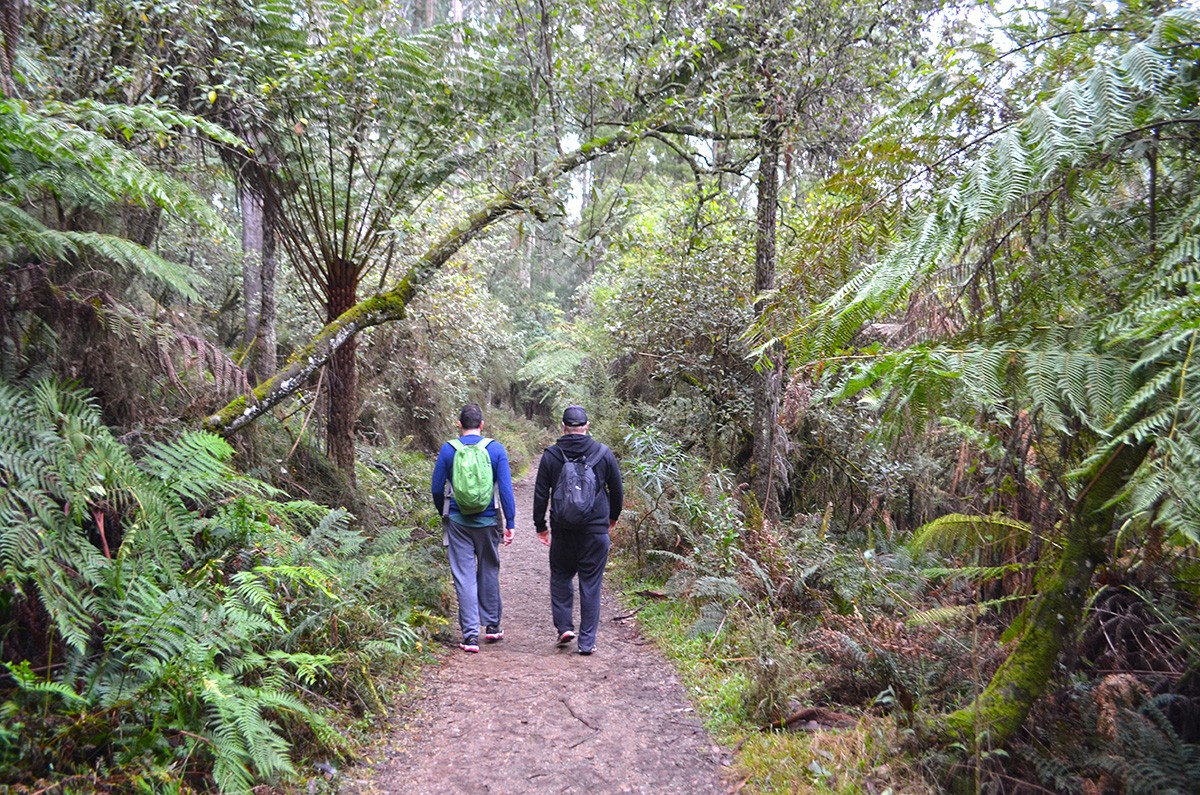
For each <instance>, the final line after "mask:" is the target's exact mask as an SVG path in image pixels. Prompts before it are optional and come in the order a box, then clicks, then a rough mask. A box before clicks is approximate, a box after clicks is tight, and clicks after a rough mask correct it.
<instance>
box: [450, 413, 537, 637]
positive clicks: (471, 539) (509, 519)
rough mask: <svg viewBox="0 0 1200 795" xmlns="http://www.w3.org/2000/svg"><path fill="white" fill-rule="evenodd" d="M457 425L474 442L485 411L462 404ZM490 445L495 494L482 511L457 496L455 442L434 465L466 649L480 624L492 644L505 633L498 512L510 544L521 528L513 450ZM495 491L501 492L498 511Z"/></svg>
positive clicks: (480, 438) (464, 437) (477, 440)
mask: <svg viewBox="0 0 1200 795" xmlns="http://www.w3.org/2000/svg"><path fill="white" fill-rule="evenodd" d="M458 427H459V431H460V435H459V438H458V442H459V443H461V444H463V445H473V444H479V443H480V442H481V441H483V439H484V437H483V434H482V430H483V410H482V409H480V408H479V405H478V404H476V403H468V404H467V405H465V406H463V407H462V411H461V412H459V415H458ZM486 449H487V453H488V458H489V459H490V460H491V464H492V483H493V497H492V500H491V502H490V504H489V505H488V507H487V508H485V509H484V510H483V511H482V512H480V513H475V514H466V515H464V514H463V513H462V512H460V511H459V509H458V505H457V504H456V503H455V501H454V496H453V491H452V490H453V488H454V482H453V469H454V456H455V449H454V446H453V445H452V444H451V443H450V442H446V443H445V444H444V445H442V449H441V451H440V452H439V453H438V457H437V463H436V464H434V467H433V484H432V485H433V504H434V505H435V506H436V507H437V509H438V513H440V514H442V516H443V520H442V525H443V527H444V533H443V536H442V543H443V544H445V545H446V554H447V556H448V557H449V558H450V574H451V576H452V577H453V578H454V591H455V593H457V594H458V623H459V627H460V628H461V630H462V643H460V644H459V648H461V649H462V650H463V651H465V652H477V651H479V627H480V624H481V623H482V624H483V626H484V639H485V640H486V641H487V642H488V643H495V642H496V641H498V640H500V639H501V638H502V637H504V630H503V629H502V628H501V626H500V608H501V605H500V554H499V544H500V539H501V531H500V517H499V515H498V514H499V512H500V511H502V512H503V514H504V524H505V528H504V531H503V539H504V545H505V546H508V545H509V544H511V543H512V538H513V529H514V528H515V527H516V505H515V503H514V502H513V490H512V473H511V472H510V471H509V468H508V451H507V450H505V449H504V445H502V444H500V442H498V441H495V440H491V441H490V442H489V443H488V445H487V448H486ZM447 483H449V485H450V489H451V494H450V495H447V494H446V485H447ZM496 495H499V503H500V504H499V510H497V505H496Z"/></svg>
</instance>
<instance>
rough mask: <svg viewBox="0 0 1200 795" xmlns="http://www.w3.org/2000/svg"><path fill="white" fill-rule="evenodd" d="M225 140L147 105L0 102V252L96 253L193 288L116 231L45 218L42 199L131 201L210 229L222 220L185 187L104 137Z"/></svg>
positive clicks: (127, 271) (86, 206)
mask: <svg viewBox="0 0 1200 795" xmlns="http://www.w3.org/2000/svg"><path fill="white" fill-rule="evenodd" d="M198 132H202V133H204V134H206V135H211V136H213V137H216V138H217V139H218V140H222V141H223V142H226V143H231V142H233V141H232V139H231V137H230V136H229V134H228V133H227V132H225V131H223V130H221V129H220V128H218V127H216V126H215V125H212V124H210V123H207V122H204V121H203V120H200V119H197V118H194V117H191V116H187V115H186V114H181V113H176V112H173V111H169V110H165V109H160V108H156V107H148V106H135V107H130V106H112V105H102V104H100V103H96V102H91V101H80V102H77V103H75V104H66V103H61V102H47V103H43V104H41V105H27V104H25V103H20V102H17V101H14V100H6V101H4V102H0V172H3V173H4V174H5V175H6V177H7V178H6V180H5V182H4V187H3V190H2V191H0V221H2V222H0V230H2V231H0V255H3V256H4V257H5V258H6V259H8V260H9V261H13V260H19V259H21V258H23V257H26V256H30V255H32V256H35V257H40V258H45V259H48V260H51V261H53V260H67V259H76V258H79V257H81V256H83V255H90V256H93V257H97V258H99V259H100V260H102V261H104V262H106V263H108V264H109V265H110V266H115V267H116V268H117V272H118V273H122V274H123V275H126V276H128V275H136V276H139V277H143V278H149V279H152V280H155V281H157V282H159V283H161V284H162V285H164V286H166V287H167V288H169V289H171V290H174V291H175V292H177V293H179V294H180V295H182V296H184V297H191V298H194V297H196V296H197V293H196V288H195V285H194V283H193V282H194V276H193V275H192V274H190V273H188V272H187V271H186V270H185V269H183V268H182V267H181V266H179V265H178V264H175V263H172V262H169V261H168V260H166V259H164V258H163V257H161V256H159V255H158V254H156V253H154V252H152V251H150V250H148V249H146V248H145V247H144V246H140V245H137V244H135V243H133V242H131V241H129V240H127V239H125V238H122V237H119V236H114V235H110V234H103V233H99V232H95V231H87V230H79V229H69V228H58V229H56V228H54V227H53V226H52V225H48V224H47V223H46V220H45V218H46V216H47V215H49V213H48V212H46V211H45V210H43V208H42V203H43V202H45V201H46V200H50V201H52V202H54V203H55V204H56V206H57V214H58V215H59V217H62V216H63V215H69V214H71V213H74V212H78V211H80V210H87V211H95V210H104V209H106V208H109V207H111V206H112V205H114V204H116V203H118V202H132V203H134V204H136V205H139V206H141V207H145V208H158V209H162V210H165V211H167V212H170V213H173V214H176V215H180V216H183V217H186V218H189V219H193V220H195V221H199V222H200V223H202V224H205V225H207V226H208V227H210V228H211V229H213V230H216V231H219V230H221V229H222V228H223V226H224V225H223V223H222V221H221V220H220V219H219V218H218V217H217V216H216V214H215V213H214V212H213V211H212V209H211V208H210V207H209V206H208V204H207V203H206V202H205V201H204V200H203V199H201V198H200V197H199V196H198V195H197V194H196V193H195V192H194V191H193V190H192V189H191V188H189V187H188V186H186V185H185V184H183V183H181V182H180V181H178V180H176V179H173V178H171V177H169V176H167V175H166V174H164V173H162V172H161V171H158V170H156V169H154V168H151V167H149V166H147V165H146V164H145V163H144V162H143V161H142V159H141V158H140V157H139V156H138V155H137V154H135V153H134V152H133V151H131V150H130V149H128V148H125V147H123V146H120V145H118V144H117V143H115V142H114V141H113V140H112V137H118V138H123V139H126V140H128V139H133V138H135V137H141V136H150V137H152V138H155V139H157V140H158V142H159V144H160V146H166V145H167V144H168V143H169V142H170V141H171V140H172V139H173V138H174V137H176V136H178V135H179V134H181V133H198Z"/></svg>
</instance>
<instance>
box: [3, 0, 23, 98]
mask: <svg viewBox="0 0 1200 795" xmlns="http://www.w3.org/2000/svg"><path fill="white" fill-rule="evenodd" d="M0 34H3V41H0V93H2V94H3V95H4V98H5V99H12V98H13V97H15V96H16V95H17V84H16V81H15V80H14V78H13V67H14V66H15V64H16V60H17V38H18V37H19V36H20V35H21V3H20V0H0Z"/></svg>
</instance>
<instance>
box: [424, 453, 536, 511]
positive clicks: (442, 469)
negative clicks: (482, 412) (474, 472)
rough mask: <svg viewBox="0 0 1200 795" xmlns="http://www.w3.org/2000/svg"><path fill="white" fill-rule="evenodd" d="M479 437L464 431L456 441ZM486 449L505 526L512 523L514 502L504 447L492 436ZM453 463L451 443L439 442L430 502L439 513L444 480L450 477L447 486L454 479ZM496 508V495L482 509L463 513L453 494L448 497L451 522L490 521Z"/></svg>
mask: <svg viewBox="0 0 1200 795" xmlns="http://www.w3.org/2000/svg"><path fill="white" fill-rule="evenodd" d="M482 438H483V437H482V436H481V435H480V434H477V433H468V434H466V435H465V436H460V437H459V441H460V442H462V443H463V444H477V443H478V442H479V440H480V439H482ZM487 451H488V458H490V459H491V461H492V482H493V483H495V484H496V491H498V492H499V495H500V508H501V509H503V511H504V523H505V526H506V527H510V528H511V527H516V521H517V519H516V513H517V505H516V502H515V501H514V500H513V490H512V472H510V471H509V468H508V451H507V450H505V449H504V445H502V444H500V442H498V441H496V440H495V439H493V440H492V443H491V444H489V445H488V446H487ZM453 464H454V446H453V445H451V444H450V443H449V442H446V443H445V444H443V445H442V449H441V450H439V451H438V457H437V463H436V464H434V465H433V484H432V487H433V504H434V507H436V508H437V511H438V513H439V514H440V513H443V512H444V508H445V500H446V481H450V485H451V487H453V485H454V479H453V477H452V476H451V470H452V465H453ZM496 510H497V508H496V498H495V496H493V497H492V502H491V504H489V505H488V507H487V508H485V509H484V510H483V512H482V513H477V514H472V515H471V516H468V517H464V516H463V515H462V514H461V513H460V512H459V510H458V505H457V504H456V503H455V502H454V497H453V496H451V497H450V518H451V519H452V520H454V521H455V522H459V523H462V522H463V521H464V520H465V521H466V522H467V523H468V524H472V525H474V524H476V523H479V524H480V526H483V525H488V524H493V523H494V522H495V518H496ZM488 520H490V521H488Z"/></svg>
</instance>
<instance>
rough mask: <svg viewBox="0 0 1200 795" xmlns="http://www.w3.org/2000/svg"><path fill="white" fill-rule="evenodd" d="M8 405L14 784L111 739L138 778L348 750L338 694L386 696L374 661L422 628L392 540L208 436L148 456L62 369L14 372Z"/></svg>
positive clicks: (235, 768) (286, 769) (0, 494)
mask: <svg viewBox="0 0 1200 795" xmlns="http://www.w3.org/2000/svg"><path fill="white" fill-rule="evenodd" d="M0 418H2V420H0V484H2V489H0V516H2V517H3V529H2V530H0V563H2V568H0V585H2V586H3V593H4V600H3V603H2V606H3V610H2V611H0V625H2V626H3V629H4V633H3V646H2V647H0V651H2V652H3V655H4V657H5V659H6V660H8V661H9V662H8V672H9V676H8V677H7V681H6V682H5V683H4V684H3V686H2V687H0V690H2V695H3V699H4V700H3V711H4V713H5V714H6V715H8V716H9V718H10V720H12V721H14V722H19V723H23V724H24V729H23V731H22V733H21V734H20V736H19V738H17V737H15V736H8V735H6V736H5V737H4V738H3V741H2V742H0V753H3V754H4V758H5V762H6V764H5V765H4V769H5V770H6V771H7V773H6V781H7V783H10V784H11V783H20V782H22V781H24V780H26V779H25V777H26V776H28V775H30V774H31V773H34V772H36V771H38V770H39V768H41V769H46V768H45V765H46V764H47V763H48V762H49V761H50V760H51V759H53V760H54V762H55V767H54V770H55V771H56V775H59V776H64V777H69V776H71V775H72V774H73V773H74V772H77V771H79V770H85V769H87V768H90V767H91V766H92V765H93V764H94V762H95V760H94V759H93V758H92V754H91V752H88V751H87V750H86V749H88V748H94V747H98V746H103V747H104V748H105V749H106V750H105V751H104V752H103V754H104V759H105V760H106V763H108V764H112V765H115V766H117V767H120V768H121V769H123V770H125V771H126V774H129V773H131V772H134V771H139V770H140V771H143V772H144V773H147V774H154V775H157V773H155V771H159V772H166V771H171V770H175V771H176V774H177V775H179V774H181V771H182V770H184V769H185V767H186V768H187V769H189V770H194V769H195V766H196V765H199V766H200V769H202V770H205V771H207V772H208V774H209V775H211V776H212V781H213V783H215V785H216V786H217V787H218V788H219V789H221V790H224V791H248V790H249V789H250V788H251V786H253V785H254V784H256V783H258V782H261V781H264V780H275V779H278V778H279V777H281V776H288V775H291V774H293V773H294V772H295V766H294V761H295V760H294V757H295V754H296V753H298V752H312V751H314V750H315V749H317V748H323V749H326V751H327V752H332V753H343V752H345V750H346V743H345V741H344V740H343V739H342V738H341V736H340V734H339V733H338V732H337V731H336V730H335V729H334V727H333V726H332V725H331V724H330V723H329V721H328V719H327V717H326V715H325V712H324V710H325V709H326V706H327V705H328V703H329V702H328V701H327V699H329V698H331V697H332V698H335V699H337V700H339V701H343V702H347V703H352V704H359V705H361V706H364V707H366V708H367V709H369V710H372V711H381V710H383V709H384V708H385V707H384V705H383V704H382V703H381V702H380V697H379V695H378V693H377V692H376V689H375V686H374V684H373V682H372V681H371V675H370V674H369V673H368V672H369V671H370V670H371V668H373V667H377V666H378V664H380V663H382V662H387V661H389V660H393V661H394V660H399V659H403V658H404V657H405V656H406V655H408V654H409V653H410V652H411V650H412V649H413V648H414V647H415V644H416V643H417V642H418V634H417V632H416V631H415V630H413V629H412V628H411V627H410V626H409V625H408V624H407V622H406V620H405V617H406V611H407V610H408V609H409V607H408V602H407V600H406V599H405V598H404V596H403V594H402V593H397V592H396V589H395V585H394V584H393V583H394V581H395V579H397V577H398V575H396V574H395V573H394V570H393V568H392V566H391V565H390V564H391V563H395V562H396V561H397V559H398V558H402V557H403V553H402V552H399V551H398V550H400V549H401V548H402V547H400V546H397V543H396V540H395V539H394V538H380V539H378V540H376V541H371V540H369V539H367V538H366V537H364V536H363V535H361V534H360V533H359V532H358V531H356V530H355V529H354V528H353V527H352V526H351V524H350V517H349V515H348V514H346V513H345V512H342V511H332V512H331V511H329V510H328V509H326V508H323V507H321V506H319V505H315V504H312V503H304V502H277V501H275V500H274V499H272V495H273V494H274V491H273V490H272V489H270V488H269V487H267V486H265V485H264V484H261V483H259V482H257V481H253V480H250V479H247V478H244V477H239V476H237V475H235V474H234V473H233V472H232V471H231V470H230V469H229V465H228V461H229V458H230V456H231V455H232V450H231V449H230V447H229V446H228V444H227V443H226V442H224V441H223V440H221V439H218V438H216V437H213V436H210V435H208V434H203V433H190V434H186V435H184V436H182V437H180V438H179V439H177V440H174V441H165V442H160V443H158V444H156V445H154V446H152V447H151V448H148V449H147V450H146V451H145V452H144V453H143V454H142V456H141V457H140V459H135V458H134V457H133V455H132V454H131V453H130V451H129V450H127V449H126V448H125V447H124V446H123V445H121V444H120V443H118V442H117V441H116V440H115V439H114V438H113V436H112V435H111V433H110V432H109V431H108V429H107V428H105V427H104V426H103V424H102V423H101V422H100V420H99V414H98V411H97V409H96V407H95V405H94V403H93V402H92V401H91V399H90V398H88V397H86V396H85V395H84V394H83V393H81V392H79V391H76V390H72V389H68V388H64V387H61V386H58V385H56V384H54V383H51V382H42V383H39V384H37V385H35V386H33V387H32V388H30V389H28V390H26V389H22V388H19V387H14V386H10V385H0ZM399 576H403V575H399ZM384 594H387V596H386V598H384ZM39 615H42V616H45V617H46V619H47V620H48V621H49V622H50V625H51V627H52V630H51V632H50V633H49V635H48V636H47V637H46V638H44V642H45V644H46V645H44V646H41V645H39V643H40V641H38V640H37V635H36V634H34V635H30V634H29V633H30V632H31V630H32V629H33V628H34V627H35V626H36V625H37V623H36V622H37V620H38V619H37V617H38V616H39ZM31 621H32V622H34V623H32V624H31V623H30V622H31ZM340 624H344V626H345V629H342V630H340V631H339V629H338V627H339V625H340ZM20 654H24V655H27V656H26V657H25V658H24V659H22V658H20V657H18V656H17V655H20ZM51 660H52V661H53V663H54V664H53V665H47V663H48V662H49V661H51ZM297 693H308V694H310V695H309V696H306V697H301V696H298V695H297ZM304 738H307V739H304ZM47 754H51V755H52V756H47Z"/></svg>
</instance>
